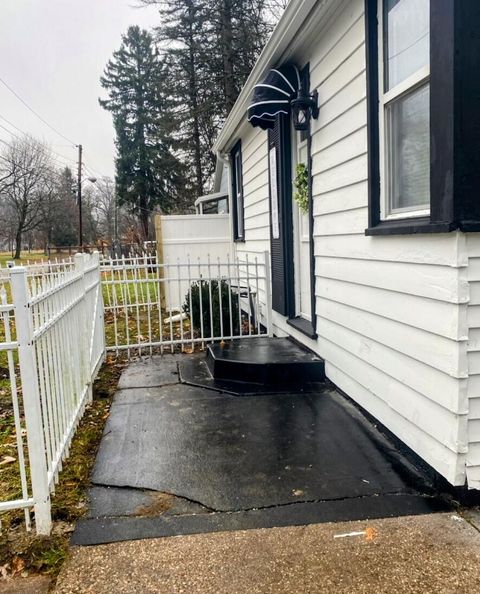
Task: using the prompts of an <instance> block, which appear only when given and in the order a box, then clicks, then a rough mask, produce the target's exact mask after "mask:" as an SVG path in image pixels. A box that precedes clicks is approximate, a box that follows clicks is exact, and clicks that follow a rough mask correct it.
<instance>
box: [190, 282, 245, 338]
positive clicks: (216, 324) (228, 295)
mask: <svg viewBox="0 0 480 594" xmlns="http://www.w3.org/2000/svg"><path fill="white" fill-rule="evenodd" d="M190 292H191V300H190ZM220 294H221V306H222V307H221V313H220ZM210 295H211V298H212V318H213V336H212V324H211V320H210ZM190 303H191V310H190ZM200 303H201V316H200ZM230 303H231V304H232V313H231V317H230ZM182 309H183V311H184V312H185V313H186V314H187V315H188V316H189V318H190V321H191V323H192V325H193V329H194V331H195V332H196V333H197V334H199V335H200V334H201V320H203V336H204V337H205V338H213V337H215V336H221V334H222V333H221V326H220V316H221V319H222V322H223V335H224V336H229V335H230V332H231V329H233V334H234V335H238V334H239V331H240V320H239V303H238V294H237V293H235V292H234V291H232V290H231V289H230V286H229V284H228V283H227V282H226V281H224V280H222V281H220V290H219V282H218V281H217V280H212V281H207V280H201V281H198V282H194V283H192V285H191V287H190V291H189V292H188V293H187V294H186V295H185V302H184V304H183V308H182Z"/></svg>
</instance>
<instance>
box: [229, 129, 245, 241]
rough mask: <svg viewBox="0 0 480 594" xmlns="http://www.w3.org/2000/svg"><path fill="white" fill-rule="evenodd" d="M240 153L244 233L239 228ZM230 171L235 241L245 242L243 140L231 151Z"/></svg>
mask: <svg viewBox="0 0 480 594" xmlns="http://www.w3.org/2000/svg"><path fill="white" fill-rule="evenodd" d="M237 154H238V155H239V159H238V163H239V168H240V172H239V175H238V178H239V179H240V180H241V181H242V187H241V188H240V197H241V216H242V229H243V234H242V235H240V233H239V232H238V228H239V225H238V223H239V220H238V210H239V209H238V208H237V206H238V205H237V201H238V192H237V161H236V156H237ZM230 165H231V167H230V171H231V175H232V179H231V187H232V223H233V241H234V242H239V243H240V242H244V241H245V203H244V193H243V166H242V141H241V140H238V141H237V142H236V143H235V145H234V146H233V148H232V150H231V151H230Z"/></svg>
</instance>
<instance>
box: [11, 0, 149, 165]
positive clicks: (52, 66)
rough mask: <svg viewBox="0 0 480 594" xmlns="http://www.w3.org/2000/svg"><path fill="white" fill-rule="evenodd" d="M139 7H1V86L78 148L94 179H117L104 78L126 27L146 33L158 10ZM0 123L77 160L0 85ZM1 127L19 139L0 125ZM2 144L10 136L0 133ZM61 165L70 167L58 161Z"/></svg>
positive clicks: (24, 1) (21, 2)
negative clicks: (143, 29)
mask: <svg viewBox="0 0 480 594" xmlns="http://www.w3.org/2000/svg"><path fill="white" fill-rule="evenodd" d="M135 3H136V2H135V0H0V78H1V79H3V80H4V81H5V82H6V83H7V84H8V85H10V86H11V87H12V88H13V89H14V90H15V91H16V92H17V93H18V94H19V95H20V96H21V97H22V98H23V99H24V100H25V101H26V102H27V103H28V104H29V105H30V106H31V107H32V108H33V109H34V110H36V111H37V112H38V113H39V114H40V115H41V116H42V117H43V118H44V119H46V120H47V121H48V122H49V123H50V124H52V126H54V127H55V128H57V129H58V130H59V131H60V132H61V133H62V134H64V135H65V136H66V137H68V138H69V139H71V140H73V141H74V142H75V143H81V144H82V145H83V150H84V156H85V162H86V164H87V166H89V167H90V168H92V169H94V170H95V172H96V173H95V174H96V175H99V174H103V175H113V172H114V164H113V158H114V145H113V138H114V131H113V126H112V120H111V115H110V114H109V113H108V112H106V111H104V110H103V109H101V107H100V106H99V104H98V97H99V96H101V95H102V93H103V90H102V89H101V87H100V83H99V78H100V75H101V74H102V71H103V69H104V67H105V64H106V63H107V60H108V59H109V58H110V57H111V55H112V53H113V51H114V50H116V49H118V47H119V46H120V42H121V35H122V33H125V32H126V30H127V28H128V26H129V25H133V24H138V25H140V26H143V27H146V28H149V27H150V26H152V25H153V24H155V23H156V22H157V20H158V17H157V12H156V10H155V9H154V8H152V7H148V8H135ZM0 116H2V117H4V118H7V120H9V121H10V122H12V124H15V125H16V126H18V128H20V129H21V130H23V131H25V132H30V133H31V134H33V135H34V136H37V137H39V138H42V139H43V140H45V141H47V142H48V143H49V144H50V146H51V148H52V149H53V150H54V151H56V152H57V153H61V154H62V155H65V157H69V158H70V159H72V160H74V161H75V160H76V149H74V148H73V147H72V146H71V145H70V146H67V142H66V141H65V140H64V139H62V138H61V137H59V136H57V135H56V134H55V133H54V132H52V131H51V130H50V129H49V128H48V127H46V126H45V125H44V124H42V122H40V121H39V120H38V119H37V118H36V117H35V116H34V115H33V114H32V113H30V112H29V111H28V109H26V108H25V107H24V106H23V105H22V103H21V102H20V101H19V100H18V99H16V98H15V97H14V96H13V95H12V94H11V93H10V92H9V91H8V90H7V89H6V88H5V86H4V85H2V84H1V83H0ZM0 126H5V127H6V128H9V129H11V130H12V131H13V132H15V133H16V134H18V132H16V131H15V130H14V129H13V128H11V126H9V125H8V124H7V123H6V122H5V121H4V120H3V119H1V117H0ZM0 138H2V139H3V140H8V139H11V136H10V135H9V134H8V133H7V132H6V131H5V130H4V129H3V128H1V127H0ZM58 160H59V161H61V162H63V163H70V165H72V166H74V164H73V163H72V162H69V161H66V159H63V158H60V157H58Z"/></svg>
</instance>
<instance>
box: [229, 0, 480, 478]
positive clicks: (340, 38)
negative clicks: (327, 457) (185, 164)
mask: <svg viewBox="0 0 480 594" xmlns="http://www.w3.org/2000/svg"><path fill="white" fill-rule="evenodd" d="M363 10H364V2H363V0H352V1H350V2H345V3H344V4H343V8H342V10H341V11H338V12H337V14H336V15H335V17H334V18H333V19H332V20H330V22H327V23H324V26H323V27H322V28H321V30H318V31H316V32H315V36H314V37H313V38H311V39H306V40H305V43H304V45H303V46H300V45H299V44H297V47H296V49H295V51H294V53H293V54H291V55H290V59H294V60H296V61H297V63H298V64H299V65H300V66H302V65H304V64H306V63H307V62H309V63H310V79H311V89H312V90H313V89H315V88H316V89H317V90H318V93H319V107H320V116H319V119H318V120H316V121H314V122H313V127H312V158H313V164H312V171H313V211H314V219H315V220H314V237H315V241H314V244H315V245H314V251H315V275H316V283H315V295H316V314H317V334H318V339H317V340H316V341H313V340H310V339H308V338H306V337H305V336H304V335H303V334H301V333H300V332H298V331H296V330H294V329H293V328H292V327H290V326H289V325H288V324H286V320H285V318H284V317H282V316H280V315H278V314H274V316H273V321H274V328H275V332H276V333H277V334H279V335H285V334H290V335H292V336H294V337H295V338H296V339H297V340H299V341H301V342H303V343H304V344H306V345H307V346H309V347H310V348H313V349H314V350H315V351H316V352H317V353H318V354H319V355H320V356H322V357H323V358H324V359H325V362H326V373H327V376H328V378H329V379H330V380H331V381H332V382H334V383H335V384H336V385H337V386H338V387H339V388H340V389H342V390H343V391H344V392H345V393H346V394H348V395H349V396H350V397H351V398H353V399H354V400H355V401H356V402H358V403H359V404H360V405H361V406H362V407H364V408H365V409H366V410H367V411H369V412H370V413H371V414H372V415H374V416H375V417H376V418H377V419H378V420H379V421H380V422H381V423H383V424H384V425H385V426H386V427H387V428H388V429H389V430H390V431H392V432H393V433H394V434H396V435H397V436H398V437H399V438H400V439H401V440H403V441H404V442H405V443H406V444H407V445H408V446H409V447H411V448H412V449H413V450H414V451H415V452H416V453H417V454H418V455H419V456H421V457H422V458H423V459H425V460H426V461H427V462H428V463H429V464H431V465H432V466H433V467H434V468H435V469H436V470H438V471H439V472H440V473H441V474H442V475H443V476H445V477H446V478H447V479H448V480H449V481H450V482H451V483H453V484H456V485H460V484H463V483H464V481H465V464H466V456H467V450H468V446H469V444H468V437H467V423H470V424H471V423H472V422H475V421H478V425H477V424H475V431H477V434H478V444H477V445H476V446H475V447H477V448H478V469H479V471H480V392H478V393H479V402H477V403H475V407H474V409H475V411H477V412H476V413H475V414H476V415H477V416H476V417H475V418H471V417H469V414H468V409H469V398H468V396H469V393H468V392H467V383H468V381H469V380H468V379H467V378H468V364H467V334H468V332H467V301H468V292H469V287H468V281H467V279H466V266H467V263H468V262H467V260H466V258H465V253H464V251H462V245H461V241H460V239H459V234H457V233H451V234H441V235H438V234H437V235H419V236H389V237H366V236H365V234H364V231H365V228H366V227H367V226H368V220H367V218H368V207H367V204H368V169H367V108H366V99H365V98H366V75H365V45H364V40H365V23H364V14H363ZM242 129H243V130H245V132H244V133H243V134H242V151H243V173H244V204H245V240H246V241H245V244H241V245H237V246H236V248H237V251H238V253H239V254H241V253H245V252H246V251H248V252H262V251H263V250H265V249H269V247H270V230H269V213H268V208H269V201H268V161H267V153H268V151H267V133H266V132H264V131H262V130H259V129H254V128H242ZM479 258H480V250H479ZM479 272H480V271H479ZM479 283H480V276H479ZM478 293H479V302H478V303H479V305H478V312H476V314H475V315H476V317H477V318H478V326H477V328H478V330H479V332H478V333H477V334H478V342H475V344H476V345H477V344H478V345H479V350H478V360H477V365H478V374H479V375H478V379H479V381H478V383H477V385H478V386H480V285H479V287H478ZM469 315H470V308H469ZM471 344H473V343H471ZM469 357H470V354H469ZM472 410H473V409H472ZM471 414H473V413H471ZM472 427H473V425H472ZM479 479H480V472H479Z"/></svg>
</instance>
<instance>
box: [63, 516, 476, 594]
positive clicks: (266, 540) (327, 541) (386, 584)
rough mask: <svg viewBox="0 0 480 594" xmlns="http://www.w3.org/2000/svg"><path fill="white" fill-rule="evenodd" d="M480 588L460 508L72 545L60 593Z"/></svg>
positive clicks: (302, 593)
mask: <svg viewBox="0 0 480 594" xmlns="http://www.w3.org/2000/svg"><path fill="white" fill-rule="evenodd" d="M479 591H480V534H479V532H478V531H477V530H476V529H475V528H474V527H473V526H472V525H471V524H469V523H468V522H466V521H465V520H464V519H462V518H460V517H459V516H458V515H455V514H452V513H446V514H429V515H426V516H415V517H400V518H390V519H384V520H373V521H360V522H358V521H357V522H348V523H335V524H331V523H327V524H313V525H309V526H296V527H293V526H292V527H287V528H271V529H255V530H246V531H239V532H219V533H210V534H197V535H189V536H179V537H176V538H159V539H152V540H137V541H130V542H122V543H115V544H110V545H99V546H92V547H74V548H73V549H72V551H71V555H70V558H69V560H68V561H67V563H66V566H65V568H64V569H63V570H62V572H61V574H60V577H59V580H58V583H57V587H56V589H55V592H56V594H87V593H88V594H111V593H112V592H115V593H116V594H130V593H134V592H135V593H137V592H141V593H142V594H154V593H159V594H160V593H161V594H181V593H185V594H187V593H188V594H323V593H328V594H330V593H336V594H367V593H368V594H372V593H374V594H387V593H388V594H390V593H392V592H401V593H402V594H413V593H415V594H417V593H418V594H424V593H425V592H431V593H453V592H455V593H459V594H460V593H467V592H472V593H473V592H479Z"/></svg>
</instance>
